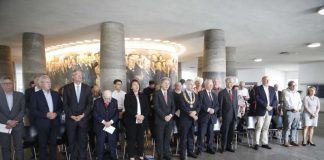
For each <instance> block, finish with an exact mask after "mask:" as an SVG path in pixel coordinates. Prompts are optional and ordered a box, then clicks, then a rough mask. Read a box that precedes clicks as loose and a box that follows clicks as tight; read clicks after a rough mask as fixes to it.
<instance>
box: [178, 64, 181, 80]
mask: <svg viewBox="0 0 324 160" xmlns="http://www.w3.org/2000/svg"><path fill="white" fill-rule="evenodd" d="M180 79H182V66H181V62H178V81H180Z"/></svg>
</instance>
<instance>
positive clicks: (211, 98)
mask: <svg viewBox="0 0 324 160" xmlns="http://www.w3.org/2000/svg"><path fill="white" fill-rule="evenodd" d="M208 96H209V99H210V101H211V102H212V101H213V97H212V95H211V93H210V92H208Z"/></svg>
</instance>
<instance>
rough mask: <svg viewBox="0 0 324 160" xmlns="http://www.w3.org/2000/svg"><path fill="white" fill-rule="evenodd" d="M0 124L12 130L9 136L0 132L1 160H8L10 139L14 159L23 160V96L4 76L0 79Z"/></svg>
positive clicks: (8, 78) (10, 80) (9, 79)
mask: <svg viewBox="0 0 324 160" xmlns="http://www.w3.org/2000/svg"><path fill="white" fill-rule="evenodd" d="M0 83H1V88H2V89H1V90H0V123H1V124H4V125H6V128H7V129H12V131H11V134H8V133H1V132H0V145H1V148H2V160H10V156H11V149H10V148H11V139H12V138H13V142H14V143H13V144H14V149H15V158H16V159H17V160H23V159H24V152H23V141H22V137H23V129H24V124H23V117H24V113H25V98H24V94H23V93H20V92H16V91H14V90H13V89H14V87H13V86H14V85H13V81H12V78H11V77H8V76H4V77H1V79H0Z"/></svg>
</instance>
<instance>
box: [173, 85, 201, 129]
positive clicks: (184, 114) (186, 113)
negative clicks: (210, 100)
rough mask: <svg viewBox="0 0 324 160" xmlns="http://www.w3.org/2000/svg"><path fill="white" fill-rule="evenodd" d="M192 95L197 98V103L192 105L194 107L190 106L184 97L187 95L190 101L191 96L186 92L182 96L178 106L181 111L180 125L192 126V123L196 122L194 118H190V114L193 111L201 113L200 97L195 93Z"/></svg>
mask: <svg viewBox="0 0 324 160" xmlns="http://www.w3.org/2000/svg"><path fill="white" fill-rule="evenodd" d="M192 94H193V95H194V97H195V102H194V104H193V105H192V107H191V106H190V104H189V103H188V102H187V101H186V100H185V98H184V96H185V95H186V97H187V99H188V100H190V98H189V95H188V93H187V92H186V91H183V92H182V93H181V94H180V95H181V96H180V102H181V103H180V105H179V106H178V107H179V109H180V117H179V119H180V124H181V125H192V122H193V121H194V119H193V118H192V117H190V112H191V111H196V112H197V114H198V113H199V111H200V103H199V99H198V95H197V94H195V93H194V92H192Z"/></svg>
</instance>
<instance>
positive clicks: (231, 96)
mask: <svg viewBox="0 0 324 160" xmlns="http://www.w3.org/2000/svg"><path fill="white" fill-rule="evenodd" d="M228 93H229V96H230V99H231V102H233V94H232V90H228Z"/></svg>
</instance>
